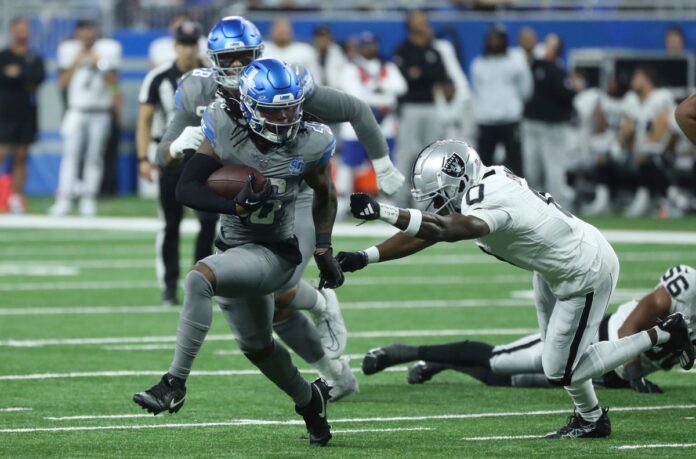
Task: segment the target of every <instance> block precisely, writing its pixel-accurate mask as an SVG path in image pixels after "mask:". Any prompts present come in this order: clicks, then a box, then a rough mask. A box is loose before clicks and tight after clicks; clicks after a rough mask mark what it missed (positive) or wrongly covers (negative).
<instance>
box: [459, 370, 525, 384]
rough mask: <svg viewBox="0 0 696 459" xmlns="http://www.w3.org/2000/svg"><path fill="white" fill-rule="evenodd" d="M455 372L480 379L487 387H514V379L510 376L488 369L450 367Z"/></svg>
mask: <svg viewBox="0 0 696 459" xmlns="http://www.w3.org/2000/svg"><path fill="white" fill-rule="evenodd" d="M450 368H452V369H453V370H456V371H459V372H461V373H464V374H467V375H469V376H471V377H472V378H474V379H478V380H479V381H481V382H482V383H484V384H485V385H487V386H503V387H510V386H512V378H511V377H510V376H502V375H497V374H495V373H493V372H492V371H491V370H489V369H488V368H483V367H458V366H453V367H450Z"/></svg>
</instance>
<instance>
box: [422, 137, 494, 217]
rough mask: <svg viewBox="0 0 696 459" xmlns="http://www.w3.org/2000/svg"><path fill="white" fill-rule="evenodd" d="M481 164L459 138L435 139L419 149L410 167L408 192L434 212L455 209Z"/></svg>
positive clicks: (480, 172)
mask: <svg viewBox="0 0 696 459" xmlns="http://www.w3.org/2000/svg"><path fill="white" fill-rule="evenodd" d="M483 170H484V166H483V163H481V158H479V155H478V153H476V150H474V149H473V148H471V147H470V146H469V144H467V143H466V142H462V141H460V140H452V139H448V140H438V141H437V142H433V143H431V144H430V145H428V146H427V147H425V148H424V149H423V151H421V152H420V154H419V155H418V157H417V158H416V163H415V165H414V167H413V177H412V183H413V188H412V190H411V194H412V195H413V199H414V200H415V201H418V202H428V201H429V202H430V205H432V206H433V208H434V210H435V212H440V211H447V212H458V211H459V210H460V207H461V202H462V199H463V197H464V194H465V193H466V191H467V190H468V189H469V188H471V187H472V186H473V185H474V184H476V183H478V182H479V181H480V180H481V178H482V176H483Z"/></svg>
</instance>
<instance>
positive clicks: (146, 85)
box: [136, 21, 218, 306]
mask: <svg viewBox="0 0 696 459" xmlns="http://www.w3.org/2000/svg"><path fill="white" fill-rule="evenodd" d="M200 36H201V27H200V26H199V25H198V24H196V23H195V22H191V21H184V22H182V23H181V24H179V25H178V26H177V28H176V29H175V32H174V39H175V51H176V60H175V61H174V62H173V63H166V64H162V65H160V66H158V67H156V68H154V69H153V70H151V71H150V72H149V73H148V74H147V75H146V76H145V81H143V85H142V87H141V88H140V95H139V97H138V98H139V101H140V109H139V112H138V127H137V132H136V142H137V148H138V163H139V166H138V168H139V172H140V175H141V176H142V177H143V178H144V179H145V180H148V181H153V180H154V175H155V171H156V169H157V168H156V166H155V165H154V164H153V159H154V155H155V152H156V150H157V144H158V143H159V141H160V139H161V137H162V135H163V134H164V131H165V129H166V127H167V124H168V123H169V121H170V120H171V118H172V117H173V115H174V93H175V91H176V87H177V82H178V80H179V78H181V76H182V75H183V74H185V73H186V72H188V71H190V70H193V69H195V68H197V67H202V63H201V62H200V60H199V58H198V39H199V38H200ZM181 169H182V167H181V164H180V163H179V164H172V165H170V166H167V167H166V168H164V169H162V170H161V171H159V174H158V175H159V202H160V215H163V216H164V228H163V230H162V231H161V232H160V234H158V236H157V242H156V244H157V265H156V268H157V278H158V279H159V281H160V284H161V286H162V290H163V295H162V296H163V304H165V305H170V306H174V305H177V304H179V300H178V298H177V284H178V281H179V224H180V223H181V219H182V218H183V214H184V208H183V206H181V205H180V204H179V203H177V202H176V198H175V189H176V184H177V182H178V181H179V176H180V175H181ZM197 215H198V220H199V221H200V223H201V229H200V232H199V233H198V237H197V239H196V248H195V253H194V263H195V262H196V261H198V260H200V259H202V258H205V257H207V256H208V255H210V253H211V249H212V244H213V239H214V238H215V225H216V223H217V219H218V216H217V214H211V213H205V212H197Z"/></svg>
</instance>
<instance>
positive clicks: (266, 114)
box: [239, 58, 305, 144]
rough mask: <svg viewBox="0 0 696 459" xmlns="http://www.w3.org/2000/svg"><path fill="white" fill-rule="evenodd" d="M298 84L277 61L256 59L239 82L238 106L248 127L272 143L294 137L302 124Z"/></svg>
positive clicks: (295, 78)
mask: <svg viewBox="0 0 696 459" xmlns="http://www.w3.org/2000/svg"><path fill="white" fill-rule="evenodd" d="M304 99H305V97H304V91H303V88H302V83H301V82H300V79H299V78H298V76H297V74H296V73H295V72H294V71H293V69H292V68H291V67H290V66H289V65H287V64H285V63H284V62H282V61H279V60H278V59H271V58H265V59H259V60H256V61H254V62H252V63H251V64H249V65H248V66H246V68H245V69H244V71H243V72H242V75H241V78H240V81H239V106H240V108H241V110H242V115H243V116H244V119H245V120H246V121H247V123H248V125H249V128H250V129H251V130H252V131H253V132H254V133H256V134H257V135H259V136H261V137H263V138H264V139H267V140H269V141H271V142H273V143H278V144H282V143H285V142H289V141H291V140H293V139H294V138H295V136H296V135H297V131H298V130H299V128H300V122H301V121H302V105H303V104H304Z"/></svg>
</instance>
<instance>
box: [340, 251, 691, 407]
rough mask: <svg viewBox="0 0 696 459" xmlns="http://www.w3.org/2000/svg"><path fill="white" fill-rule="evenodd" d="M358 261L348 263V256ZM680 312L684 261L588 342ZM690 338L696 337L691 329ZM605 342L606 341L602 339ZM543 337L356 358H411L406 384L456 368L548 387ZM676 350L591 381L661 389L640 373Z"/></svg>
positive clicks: (379, 366)
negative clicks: (506, 342) (542, 359)
mask: <svg viewBox="0 0 696 459" xmlns="http://www.w3.org/2000/svg"><path fill="white" fill-rule="evenodd" d="M360 257H361V255H360V254H358V253H355V254H347V256H344V257H343V261H344V263H343V267H345V268H346V270H354V269H355V268H358V267H359V266H360V265H362V263H360ZM349 259H351V260H352V262H354V263H358V264H357V265H353V264H352V263H351V262H348V260H349ZM675 312H676V313H681V314H682V315H683V316H684V317H685V318H686V319H687V321H688V322H689V323H693V322H694V321H696V270H695V269H694V268H692V267H690V266H686V265H677V266H673V267H671V268H670V269H668V270H667V272H665V273H664V275H663V276H662V277H661V278H660V281H659V283H658V285H657V287H655V289H653V291H651V292H650V293H648V294H647V295H645V296H644V297H643V298H641V299H640V300H632V301H628V302H626V303H624V304H622V305H620V306H619V307H618V309H617V310H616V312H614V313H612V314H606V315H605V316H604V318H603V319H602V322H601V324H600V325H599V333H598V335H597V337H596V339H595V341H594V342H598V341H609V342H612V341H617V340H618V339H621V338H623V337H626V336H630V335H633V334H635V333H638V332H640V331H643V330H649V329H651V328H652V327H654V326H655V325H658V324H659V323H660V321H662V320H664V319H666V318H667V317H668V316H669V315H670V314H674V313H675ZM690 339H691V341H692V342H693V341H694V340H696V333H694V332H693V331H691V335H690ZM605 346H606V345H605ZM543 349H544V343H543V342H542V341H541V336H540V335H539V334H538V333H536V334H533V335H529V336H525V337H523V338H520V339H518V340H516V341H513V342H512V343H509V344H501V345H498V346H495V345H492V344H489V343H483V342H480V341H471V340H465V341H459V342H455V343H445V344H433V345H424V346H409V345H407V344H399V343H395V344H391V345H389V346H384V347H379V348H376V349H372V350H371V351H369V352H368V353H367V354H366V355H365V358H364V359H363V362H362V370H363V373H365V374H366V375H372V374H375V373H378V372H380V371H382V370H384V369H385V368H389V367H391V366H394V365H399V364H403V363H407V362H412V361H414V360H420V362H417V363H414V364H413V365H411V366H410V367H409V369H408V382H409V384H422V383H424V382H426V381H429V380H430V379H431V378H432V377H433V376H435V375H436V374H438V373H440V372H442V371H444V370H456V371H460V372H462V373H465V374H468V375H469V376H471V377H473V378H476V379H478V380H479V381H481V382H482V383H484V384H486V385H489V386H501V387H552V386H551V385H550V384H549V382H548V380H547V379H546V377H545V376H544V369H543V367H542V364H541V355H542V351H543ZM682 353H683V352H682V351H680V350H677V351H675V350H674V349H670V348H667V347H660V346H655V347H653V348H651V349H650V350H648V351H645V352H643V353H642V354H640V355H639V356H638V357H636V358H634V359H633V360H630V361H628V362H625V363H624V364H623V365H620V366H618V367H617V368H615V369H614V370H612V371H609V372H607V373H604V374H603V375H602V376H600V377H598V378H594V379H593V383H594V385H595V387H604V388H607V389H628V388H630V389H633V390H634V391H636V392H638V393H641V394H661V393H662V392H663V391H662V389H661V388H660V387H659V386H658V385H657V384H655V383H653V382H651V381H649V380H648V379H647V378H646V377H647V376H648V375H650V374H652V373H654V372H657V371H669V370H670V369H672V367H673V366H675V365H676V364H678V363H679V360H680V359H681V358H682Z"/></svg>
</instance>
